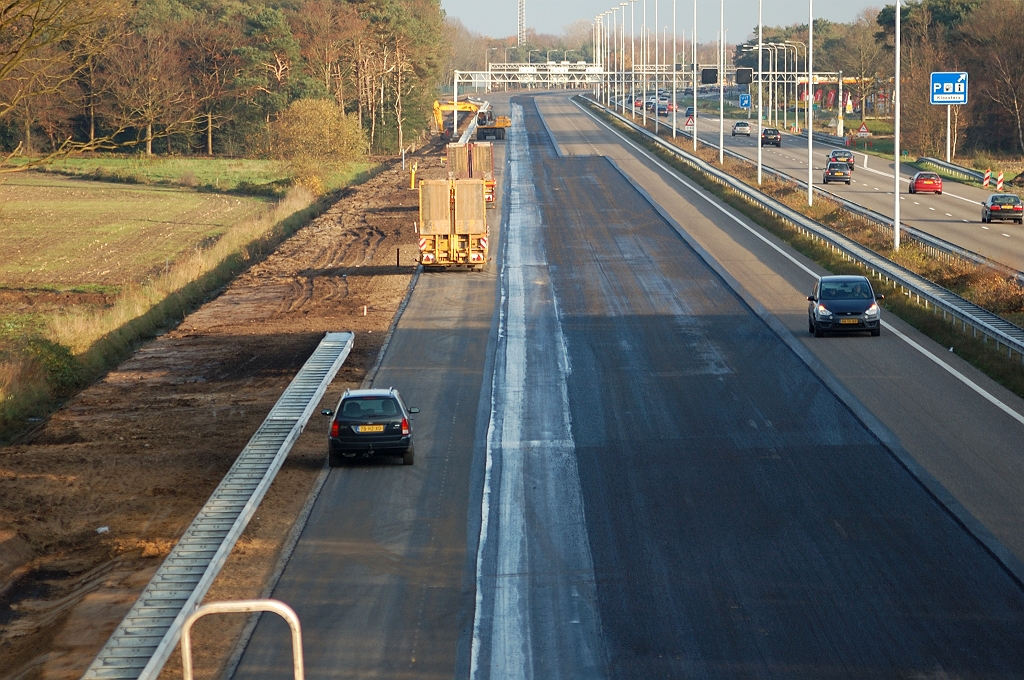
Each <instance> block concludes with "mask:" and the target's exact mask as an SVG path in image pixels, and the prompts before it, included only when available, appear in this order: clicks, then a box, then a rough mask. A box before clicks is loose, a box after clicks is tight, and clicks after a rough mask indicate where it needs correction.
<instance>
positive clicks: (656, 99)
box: [653, 0, 661, 134]
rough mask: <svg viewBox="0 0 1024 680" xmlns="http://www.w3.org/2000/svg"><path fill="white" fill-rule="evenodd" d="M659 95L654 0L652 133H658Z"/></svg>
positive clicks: (656, 20)
mask: <svg viewBox="0 0 1024 680" xmlns="http://www.w3.org/2000/svg"><path fill="white" fill-rule="evenodd" d="M660 101H661V97H660V96H659V95H658V0H654V112H653V113H654V134H658V122H659V121H660V120H661V118H660V116H658V103H659V102H660Z"/></svg>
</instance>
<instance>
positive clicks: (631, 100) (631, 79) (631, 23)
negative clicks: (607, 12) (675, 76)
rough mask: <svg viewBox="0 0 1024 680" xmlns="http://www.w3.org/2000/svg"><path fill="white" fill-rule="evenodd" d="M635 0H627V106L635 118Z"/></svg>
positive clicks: (634, 118)
mask: <svg viewBox="0 0 1024 680" xmlns="http://www.w3.org/2000/svg"><path fill="white" fill-rule="evenodd" d="M635 5H636V0H629V95H630V96H629V108H630V113H631V114H632V115H633V120H636V12H635V11H634V6H635Z"/></svg>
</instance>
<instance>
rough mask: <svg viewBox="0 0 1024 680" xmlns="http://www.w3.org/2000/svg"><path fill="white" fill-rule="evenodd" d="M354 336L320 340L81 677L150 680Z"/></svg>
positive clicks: (334, 335)
mask: <svg viewBox="0 0 1024 680" xmlns="http://www.w3.org/2000/svg"><path fill="white" fill-rule="evenodd" d="M354 338H355V335H354V334H353V333H348V332H345V333H327V334H326V335H325V336H324V339H323V340H321V341H320V345H319V346H318V347H317V348H316V350H315V351H314V352H313V354H312V356H310V357H309V359H308V360H307V361H306V363H305V364H304V365H303V367H302V368H301V369H300V370H299V372H298V374H297V375H296V376H295V378H294V379H293V380H292V382H291V384H289V385H288V387H287V389H285V391H284V394H282V395H281V398H280V399H278V400H277V403H276V404H275V405H274V407H273V408H272V409H271V410H270V413H269V414H268V415H267V418H266V420H264V421H263V424H262V425H261V426H260V428H259V429H258V430H257V431H256V434H254V435H253V436H252V438H251V439H250V440H249V443H248V444H246V445H245V448H244V449H242V452H241V453H240V454H239V456H238V459H237V460H235V463H234V465H232V466H231V469H230V470H229V471H228V473H227V474H226V475H225V476H224V479H223V480H222V481H221V483H220V485H218V486H217V488H216V489H215V490H214V492H213V494H212V495H211V496H210V499H209V500H208V501H207V502H206V505H204V506H203V508H202V510H200V511H199V514H198V515H196V518H195V519H194V520H192V524H191V525H190V526H189V528H188V529H187V530H186V531H185V534H184V535H183V536H182V537H181V539H180V540H179V541H178V543H177V545H175V546H174V548H173V549H172V550H171V554H170V555H168V556H167V559H166V560H164V563H163V564H162V565H160V568H159V569H158V570H157V572H156V574H154V576H153V578H152V579H151V580H150V582H149V584H148V585H147V586H146V588H145V589H144V590H143V591H142V594H141V595H140V596H139V599H138V600H136V602H135V604H134V605H132V608H131V609H130V610H129V611H128V614H126V615H125V617H124V619H123V620H122V621H121V623H120V624H118V626H117V628H116V629H115V630H114V632H113V634H111V636H110V639H109V640H107V643H106V644H105V645H104V646H103V649H101V650H100V653H99V654H98V655H97V656H96V659H95V660H94V661H93V662H92V665H90V666H89V669H88V670H87V671H86V672H85V675H83V676H82V678H83V680H99V679H101V678H127V679H130V680H136V679H146V680H153V679H154V678H156V677H157V675H159V673H160V670H161V669H162V668H163V665H164V663H166V661H167V658H168V657H169V656H170V654H171V652H172V651H173V650H174V646H175V645H176V644H177V642H178V638H179V637H180V635H181V630H182V625H183V624H184V622H185V619H186V618H187V617H188V616H189V615H190V614H191V613H192V612H193V610H194V609H195V608H196V606H197V605H198V604H199V602H200V601H201V600H202V599H203V597H204V596H205V595H206V592H207V591H208V590H209V588H210V585H212V583H213V580H214V578H215V577H216V576H217V574H218V573H219V572H220V569H221V567H223V566H224V563H225V561H227V558H228V555H229V554H230V553H231V550H232V548H234V546H235V543H236V542H237V541H238V538H239V536H241V535H242V531H243V530H244V529H245V527H246V525H247V524H248V523H249V520H250V519H251V518H252V516H253V515H254V514H255V512H256V508H257V507H258V506H259V504H260V501H261V500H263V496H264V495H265V494H266V492H267V489H268V488H269V487H270V483H271V482H272V481H273V480H274V477H275V476H276V475H277V471H278V470H279V469H280V468H281V465H282V464H283V463H284V460H285V458H286V457H287V455H288V452H289V451H290V450H291V448H292V446H293V445H294V444H295V441H296V440H297V439H298V437H299V435H300V434H301V433H302V430H303V429H304V428H305V426H306V423H307V422H308V421H309V417H310V415H312V413H313V411H314V410H315V409H316V407H317V404H318V403H319V402H320V398H321V397H323V395H324V392H326V390H327V386H328V385H329V384H330V383H331V381H332V380H333V379H334V376H335V375H337V373H338V370H339V369H340V368H341V365H342V364H343V363H344V362H345V359H346V357H348V354H349V352H350V351H351V350H352V342H353V339H354Z"/></svg>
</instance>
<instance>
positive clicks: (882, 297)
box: [875, 295, 885, 300]
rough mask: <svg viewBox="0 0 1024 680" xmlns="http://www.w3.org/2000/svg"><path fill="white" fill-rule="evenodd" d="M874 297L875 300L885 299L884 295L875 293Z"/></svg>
mask: <svg viewBox="0 0 1024 680" xmlns="http://www.w3.org/2000/svg"><path fill="white" fill-rule="evenodd" d="M875 299H876V300H884V299H885V296H884V295H876V296H875Z"/></svg>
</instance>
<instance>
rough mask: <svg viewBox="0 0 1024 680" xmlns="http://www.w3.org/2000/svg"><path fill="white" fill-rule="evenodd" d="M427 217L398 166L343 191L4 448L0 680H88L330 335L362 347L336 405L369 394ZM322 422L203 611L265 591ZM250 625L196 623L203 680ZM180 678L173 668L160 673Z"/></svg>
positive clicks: (308, 484) (308, 475)
mask: <svg viewBox="0 0 1024 680" xmlns="http://www.w3.org/2000/svg"><path fill="white" fill-rule="evenodd" d="M412 160H416V161H418V163H419V173H418V175H419V176H420V177H443V176H445V173H444V170H443V168H442V167H441V153H440V149H431V150H428V151H427V152H426V153H424V154H422V155H419V156H418V157H415V158H413V159H412ZM410 162H411V161H410ZM417 204H418V202H417V193H416V192H415V191H411V190H410V189H409V173H408V172H407V171H402V170H401V169H400V165H397V166H392V168H391V169H389V170H387V171H385V172H384V173H382V174H380V175H378V176H377V177H375V178H373V179H371V180H370V181H368V182H367V183H366V184H364V185H362V186H359V187H355V188H352V189H350V190H348V191H347V192H346V193H345V195H343V197H342V198H341V200H339V201H338V202H337V203H336V204H335V205H334V206H333V207H332V208H331V209H330V210H329V211H328V212H327V213H325V214H324V215H322V216H321V217H320V218H318V219H316V220H314V221H313V222H312V223H311V224H310V225H309V226H307V227H305V228H304V229H302V230H300V231H299V232H298V233H297V234H296V235H295V236H293V237H292V238H290V239H289V240H288V241H286V242H285V243H284V244H282V246H281V247H280V248H279V249H278V250H277V252H275V253H274V254H273V255H271V256H270V257H269V258H267V259H266V260H265V261H263V262H262V263H260V264H258V265H256V266H254V267H252V268H251V269H250V270H249V271H247V272H246V273H245V274H243V275H242V276H241V277H239V278H238V279H237V280H236V281H235V282H234V283H233V284H232V285H230V286H229V287H228V288H227V289H226V290H224V291H222V292H221V294H220V295H218V296H217V297H216V298H215V299H213V300H211V301H210V302H208V303H207V304H205V305H203V306H202V307H201V308H199V309H197V310H196V311H195V312H193V313H192V314H189V315H188V316H187V317H186V318H185V319H184V320H183V321H182V322H181V323H180V324H179V325H178V326H177V327H176V328H175V329H174V330H172V331H170V332H167V333H166V334H164V335H162V336H161V337H159V338H157V339H156V340H154V341H152V342H150V343H148V344H146V345H145V346H143V347H141V348H140V349H139V350H138V351H137V352H135V354H134V355H133V356H132V357H131V358H129V359H128V360H127V361H125V362H124V363H123V364H122V365H121V366H119V367H118V368H117V369H116V370H114V371H111V372H110V373H109V374H108V375H107V376H106V377H105V378H103V379H102V380H101V381H99V382H98V383H96V384H94V385H92V386H91V387H89V388H87V389H85V390H84V391H82V392H81V393H80V394H78V395H77V396H75V397H74V398H72V399H71V400H69V401H68V402H67V404H66V405H65V406H64V407H63V408H61V409H60V410H59V411H58V412H57V413H55V414H54V415H53V416H52V417H51V418H50V419H49V420H48V421H47V422H46V423H45V425H44V426H43V427H42V428H40V429H39V430H38V431H36V432H35V433H34V434H33V435H32V437H31V438H30V439H29V440H28V441H27V442H25V443H22V444H19V445H16V446H10V447H6V448H3V449H0V679H2V680H12V679H15V678H18V679H25V680H32V679H36V678H47V679H49V678H54V679H57V678H60V679H71V678H78V677H80V676H81V674H82V673H83V672H84V671H85V669H86V668H87V667H88V665H89V663H90V662H91V661H92V659H93V658H94V656H95V655H96V653H97V652H98V651H99V649H100V647H101V646H102V645H103V644H104V642H105V641H106V639H107V637H108V636H109V635H110V632H111V631H112V630H113V628H114V626H115V625H116V624H117V623H118V622H119V621H120V620H121V618H122V617H123V616H124V614H125V613H126V612H127V610H128V608H129V607H130V606H131V604H132V603H133V602H134V601H135V599H136V597H137V596H138V594H139V592H140V591H141V589H142V588H143V587H144V586H145V584H146V582H147V581H148V580H149V578H150V577H151V576H152V574H153V572H154V570H155V569H156V568H157V567H158V566H159V564H160V562H161V561H162V558H163V557H164V556H166V555H167V553H168V552H169V550H170V548H171V547H172V546H173V545H174V542H175V541H176V540H177V539H178V537H179V536H180V535H181V534H182V532H183V531H184V530H185V528H186V527H187V526H188V525H189V523H190V522H191V521H192V519H193V517H194V516H195V515H196V513H197V511H198V510H199V508H200V507H201V506H202V504H203V503H204V502H205V501H206V499H207V498H208V497H209V494H210V493H211V492H212V491H213V489H214V488H215V487H216V485H217V484H218V482H219V481H220V479H221V477H222V476H223V475H224V473H225V472H226V471H227V470H228V468H229V467H230V466H231V464H232V463H233V462H234V459H235V458H236V456H237V454H238V453H239V451H241V449H242V448H243V447H244V446H245V443H246V442H247V441H248V439H249V437H250V436H252V434H253V433H254V432H255V430H256V429H257V427H258V426H259V425H260V423H262V421H263V419H264V417H265V416H266V414H267V412H268V411H269V410H270V408H271V407H272V406H273V404H274V403H275V402H276V400H277V398H278V397H279V396H280V394H281V392H282V391H283V390H284V388H285V387H286V386H287V385H288V383H289V382H290V381H291V379H292V378H293V377H294V375H295V373H296V372H297V371H298V369H299V368H300V367H301V366H302V364H303V363H304V362H305V360H306V358H307V357H308V356H309V354H310V353H311V352H312V350H313V349H314V348H315V347H316V345H317V343H318V342H319V341H320V339H321V338H322V337H323V334H324V333H325V332H328V331H342V330H351V331H354V332H355V334H356V340H355V347H354V349H353V351H352V354H351V355H350V356H349V358H348V360H347V361H346V364H345V366H343V367H342V370H341V372H340V373H339V374H338V377H337V379H336V380H335V381H334V384H333V385H332V386H331V388H330V390H329V391H328V394H327V396H326V397H325V399H324V405H328V406H330V407H333V406H334V404H335V403H336V400H337V399H338V397H339V395H340V393H341V392H342V391H343V390H344V389H345V388H347V387H355V386H358V385H359V384H360V383H361V382H362V380H363V378H364V376H365V375H366V372H367V371H368V370H369V368H370V367H371V366H372V364H373V362H374V360H375V359H376V357H377V354H378V351H379V349H380V346H381V343H382V341H383V339H384V336H385V334H386V331H387V329H388V327H389V325H390V324H391V322H392V319H393V318H394V315H395V312H396V310H397V308H398V306H399V305H400V303H401V301H402V299H403V298H404V296H405V294H406V291H407V289H408V286H409V282H410V278H411V276H412V274H413V273H414V271H415V266H416V264H415V258H416V255H417V244H416V237H415V234H414V232H413V222H414V221H415V220H416V219H417V213H416V206H417ZM396 256H397V258H398V261H397V263H396ZM4 295H5V300H4V301H3V302H7V303H8V304H14V305H15V306H17V305H26V306H27V305H31V304H33V303H39V302H44V303H45V302H51V303H52V302H57V301H56V300H53V301H51V300H40V299H39V298H38V297H36V298H35V299H30V298H28V297H26V296H24V295H22V294H20V293H18V292H15V291H7V292H5V294H4ZM89 302H93V303H99V304H103V302H105V300H102V299H97V300H89ZM318 417H319V416H314V418H318ZM325 427H326V423H324V422H322V421H319V420H313V421H311V423H310V425H309V427H308V428H307V431H306V432H305V433H304V434H303V436H302V437H301V438H300V439H299V441H298V443H297V444H296V445H295V447H294V449H293V450H292V452H291V454H290V455H289V457H288V460H287V461H286V463H285V465H284V467H283V468H282V469H281V471H280V473H279V474H278V476H277V478H276V480H275V481H274V483H273V485H272V487H271V489H270V491H269V493H268V495H267V496H266V498H265V499H264V501H263V503H262V505H261V506H260V509H259V511H258V512H257V516H256V517H255V518H254V520H253V521H252V522H251V523H250V524H249V526H248V528H247V529H246V531H245V533H244V534H243V536H242V538H241V540H240V541H239V543H238V545H237V546H236V548H235V550H234V552H233V554H232V556H231V558H230V559H229V561H228V564H227V566H226V567H225V569H224V570H223V571H222V573H221V575H220V577H219V578H218V579H217V581H216V582H215V583H214V585H213V588H212V590H211V591H210V593H209V595H208V596H207V601H211V600H222V599H242V598H251V597H257V596H259V595H260V594H261V592H262V591H263V589H264V585H265V584H266V582H267V578H268V576H269V575H270V574H271V573H272V571H273V569H274V566H275V564H276V563H277V561H278V556H279V554H280V551H281V547H282V545H283V544H284V542H285V539H286V536H287V534H288V532H289V531H290V529H291V528H292V526H293V524H294V522H295V519H296V517H297V515H298V514H299V512H300V510H301V508H302V507H303V505H304V503H305V502H306V500H307V498H308V497H309V494H310V490H311V489H312V487H313V484H314V482H315V480H316V478H317V476H318V474H319V472H320V471H321V469H322V467H323V464H324V457H325V452H326V451H325V444H326V442H325V441H324V434H325ZM243 623H244V620H243V618H242V617H238V618H237V619H230V618H221V617H210V618H209V619H207V620H206V621H204V622H200V624H199V625H198V626H197V627H196V653H197V672H198V675H199V677H218V675H219V674H220V672H221V671H220V669H221V668H222V664H223V663H224V660H225V659H226V657H227V655H228V654H229V653H230V652H231V649H232V647H233V645H234V644H235V639H236V637H237V634H238V631H239V630H240V629H241V627H242V625H243ZM178 669H180V663H179V658H178V656H177V655H175V656H172V661H171V663H170V664H168V668H167V669H166V670H165V671H164V677H180V675H179V674H180V671H179V670H178Z"/></svg>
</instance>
